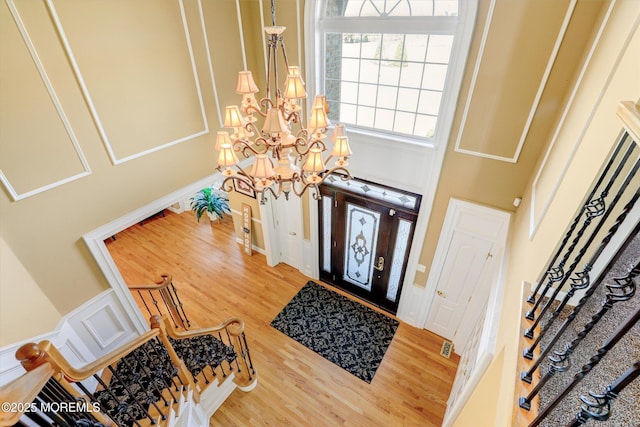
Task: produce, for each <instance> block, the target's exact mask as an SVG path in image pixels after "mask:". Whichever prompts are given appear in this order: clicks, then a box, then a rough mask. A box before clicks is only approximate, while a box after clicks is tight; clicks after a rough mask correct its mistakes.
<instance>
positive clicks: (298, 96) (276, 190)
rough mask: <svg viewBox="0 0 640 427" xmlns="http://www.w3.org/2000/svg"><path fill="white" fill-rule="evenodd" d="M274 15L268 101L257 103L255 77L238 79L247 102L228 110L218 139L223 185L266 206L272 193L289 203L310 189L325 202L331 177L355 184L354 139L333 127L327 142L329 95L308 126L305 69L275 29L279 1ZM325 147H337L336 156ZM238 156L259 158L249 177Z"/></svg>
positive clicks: (245, 74)
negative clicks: (281, 68) (237, 183)
mask: <svg viewBox="0 0 640 427" xmlns="http://www.w3.org/2000/svg"><path fill="white" fill-rule="evenodd" d="M271 15H272V22H273V26H270V27H265V31H266V33H267V34H268V46H267V48H268V55H267V61H268V63H267V76H266V78H267V88H266V96H265V97H264V98H262V99H260V100H259V101H258V100H257V99H256V94H257V93H258V92H259V89H258V86H257V85H256V83H255V81H254V79H253V75H252V73H251V71H240V72H239V73H238V82H237V85H236V93H238V94H239V95H241V96H242V101H241V103H240V105H239V106H238V105H232V106H228V107H226V108H225V110H224V127H225V130H222V131H220V132H218V133H217V136H216V144H215V149H216V151H217V152H218V166H217V170H218V171H220V172H221V173H222V175H223V176H224V177H225V178H224V181H223V184H222V185H223V187H224V188H225V189H230V188H231V185H230V184H231V181H232V180H241V181H243V182H244V183H245V184H246V185H247V186H249V187H250V188H252V189H253V190H254V191H255V192H256V193H258V194H260V196H261V203H264V201H265V196H266V195H267V194H268V193H271V195H272V196H273V197H274V198H278V197H279V196H281V195H282V194H284V195H285V197H286V198H289V194H290V193H291V192H293V193H294V194H296V195H297V196H302V195H303V194H304V193H305V191H306V190H307V189H313V190H314V193H313V197H314V198H315V199H320V197H321V196H320V192H319V188H318V186H319V185H320V184H321V183H322V182H323V181H324V180H325V179H326V177H327V176H329V175H330V174H332V173H337V175H338V176H340V177H341V178H342V179H344V180H348V179H350V178H351V174H350V173H349V171H348V170H347V169H346V166H348V164H349V163H348V158H349V156H351V148H350V147H349V139H348V137H347V136H346V134H345V128H344V125H342V124H336V125H335V126H333V132H332V134H331V137H330V138H327V135H328V133H329V130H330V129H331V122H330V121H329V118H328V116H327V114H328V113H329V107H328V104H327V100H326V98H325V96H324V95H317V96H316V97H315V98H314V101H313V104H312V106H311V108H310V110H311V112H310V114H309V116H308V120H307V121H306V125H305V123H304V121H303V119H304V117H303V109H302V106H301V105H300V102H303V100H305V99H306V98H307V92H306V90H305V84H304V81H303V80H302V76H301V74H300V68H299V67H297V66H294V65H289V62H288V60H287V53H286V50H285V47H284V39H283V36H282V34H283V32H284V30H285V27H282V26H276V24H275V7H274V4H273V0H272V3H271ZM278 51H280V52H281V53H282V56H283V63H284V65H285V67H286V69H287V74H286V78H285V79H284V84H283V87H280V85H279V82H278V61H277V57H276V55H277V53H278ZM260 122H262V123H260ZM325 141H331V143H333V149H332V150H331V151H329V150H330V148H329V147H328V146H327V142H325ZM236 153H240V154H242V156H244V157H245V158H247V157H253V165H252V167H251V169H250V170H249V171H246V170H244V169H243V168H242V167H240V165H239V160H238V156H237V155H236ZM327 153H328V155H326V154H327ZM325 156H326V157H325ZM329 165H330V166H329Z"/></svg>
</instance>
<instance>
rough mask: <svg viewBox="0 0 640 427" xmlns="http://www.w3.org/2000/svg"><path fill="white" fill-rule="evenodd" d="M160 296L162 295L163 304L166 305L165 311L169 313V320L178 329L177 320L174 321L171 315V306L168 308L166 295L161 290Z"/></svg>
mask: <svg viewBox="0 0 640 427" xmlns="http://www.w3.org/2000/svg"><path fill="white" fill-rule="evenodd" d="M160 296H161V297H162V301H163V302H164V306H165V307H166V309H167V312H168V313H169V317H171V320H173V326H175V328H176V329H178V322H176V319H175V317H174V315H173V311H172V310H171V308H169V302H168V301H167V296H166V295H165V294H164V293H163V292H160Z"/></svg>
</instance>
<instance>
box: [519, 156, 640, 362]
mask: <svg viewBox="0 0 640 427" xmlns="http://www.w3.org/2000/svg"><path fill="white" fill-rule="evenodd" d="M638 169H640V160H638V161H636V163H635V165H634V166H633V169H632V170H631V172H630V173H629V175H628V176H627V178H626V179H625V181H624V183H623V184H622V186H621V187H620V189H619V190H618V193H617V194H616V196H615V197H614V199H613V200H612V201H611V206H610V207H609V209H608V210H607V212H606V213H605V214H604V216H603V217H602V220H601V221H600V223H598V225H597V226H596V229H595V230H594V232H593V234H592V235H591V237H590V238H589V242H588V244H587V245H586V246H584V247H583V248H582V249H580V253H579V255H578V257H577V258H576V260H578V259H579V258H582V256H583V255H584V253H585V252H586V251H587V248H588V246H590V245H591V243H592V242H593V240H594V239H595V237H596V235H597V233H598V232H599V231H600V229H601V228H602V225H604V222H605V221H606V220H607V218H608V217H609V214H610V213H611V211H612V210H613V208H614V207H615V206H616V205H617V203H618V201H619V200H620V198H621V197H622V195H623V193H624V191H625V190H626V188H627V186H628V185H629V183H630V182H631V181H632V179H633V177H634V176H635V174H636V173H637V172H638ZM639 197H640V188H638V189H637V190H636V192H635V193H634V195H633V196H632V198H631V199H630V200H629V201H628V202H627V204H626V205H625V207H624V208H623V209H622V211H621V212H620V214H619V215H618V217H617V218H616V221H615V222H614V223H613V225H612V226H611V227H610V228H609V231H608V232H607V235H606V236H605V237H604V238H603V239H602V242H600V245H599V246H598V248H597V249H596V251H595V253H594V254H593V256H592V257H591V259H590V260H589V262H588V263H587V264H586V265H585V268H584V270H583V271H582V272H581V273H579V277H578V279H577V281H575V282H574V285H575V286H576V287H578V286H579V287H580V288H584V287H585V286H582V285H579V283H580V281H582V280H586V281H587V284H588V281H589V276H588V273H589V271H590V270H591V266H592V265H593V264H594V263H595V262H596V260H597V259H598V257H599V256H600V254H602V251H603V250H604V249H605V247H606V246H607V245H608V244H609V242H610V241H611V239H612V238H613V236H614V235H615V233H616V231H618V228H620V225H621V224H622V223H623V222H624V220H625V219H626V217H627V215H628V214H629V212H630V211H631V209H632V208H633V207H634V205H635V204H636V202H637V201H638V198H639ZM598 284H599V282H598V283H596V285H595V287H597V286H598ZM574 292H575V291H574ZM593 292H595V289H593ZM593 292H591V293H590V294H589V296H591V295H592V294H593ZM571 295H572V296H573V294H571ZM554 298H555V297H554ZM567 301H568V299H567ZM551 302H552V300H550V301H549V302H548V303H547V305H546V306H545V308H546V307H548V306H549V305H550V304H551ZM564 304H566V302H565V303H564ZM563 307H564V305H563ZM574 310H575V308H574ZM559 313H560V312H559V311H558V310H556V312H554V313H553V315H552V316H551V318H550V319H549V321H548V322H547V323H546V324H545V327H544V328H543V329H542V330H541V331H540V334H539V335H538V337H537V339H536V340H535V341H534V343H533V344H532V345H531V346H530V347H529V348H527V349H525V350H524V351H523V356H524V357H525V358H527V359H532V358H533V350H534V349H535V348H536V346H537V345H538V344H539V343H540V341H541V340H542V338H543V337H544V336H545V334H546V333H547V331H548V330H549V329H550V327H551V324H552V323H553V322H554V321H555V319H556V318H557V317H558V315H559ZM541 318H542V313H540V316H539V317H538V320H539V319H541ZM533 327H534V326H532V328H533Z"/></svg>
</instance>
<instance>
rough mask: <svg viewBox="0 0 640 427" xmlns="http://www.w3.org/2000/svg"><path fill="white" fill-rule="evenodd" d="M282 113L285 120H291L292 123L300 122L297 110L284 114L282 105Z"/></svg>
mask: <svg viewBox="0 0 640 427" xmlns="http://www.w3.org/2000/svg"><path fill="white" fill-rule="evenodd" d="M282 115H283V116H284V119H285V120H286V121H287V122H292V123H299V122H300V112H299V111H291V112H290V113H289V114H286V113H285V111H284V107H283V113H282Z"/></svg>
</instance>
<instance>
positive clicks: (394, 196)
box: [325, 175, 420, 211]
mask: <svg viewBox="0 0 640 427" xmlns="http://www.w3.org/2000/svg"><path fill="white" fill-rule="evenodd" d="M325 183H326V184H329V185H331V186H333V187H337V188H341V189H344V190H349V191H351V192H353V193H356V194H361V195H365V196H367V197H370V198H371V199H373V200H382V201H384V202H387V203H392V204H394V205H396V206H400V207H403V208H406V209H411V210H414V211H417V210H418V202H419V200H420V196H418V195H415V196H413V195H411V194H407V193H402V192H400V191H394V190H392V189H390V188H387V187H382V186H378V185H375V184H372V183H370V182H362V181H359V180H358V179H357V178H352V179H350V180H349V181H343V180H342V179H340V177H339V176H336V175H329V176H328V177H327V180H326V181H325Z"/></svg>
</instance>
